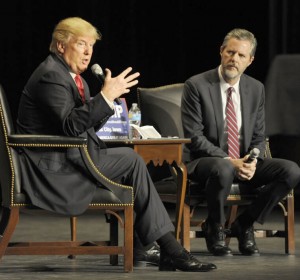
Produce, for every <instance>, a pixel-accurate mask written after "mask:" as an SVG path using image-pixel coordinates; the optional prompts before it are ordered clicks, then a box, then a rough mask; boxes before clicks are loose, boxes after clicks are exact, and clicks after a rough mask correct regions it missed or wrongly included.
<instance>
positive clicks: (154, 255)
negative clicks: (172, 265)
mask: <svg viewBox="0 0 300 280" xmlns="http://www.w3.org/2000/svg"><path fill="white" fill-rule="evenodd" d="M159 259H160V248H159V247H158V246H157V245H154V246H153V247H151V248H150V249H149V250H147V251H145V250H142V249H134V250H133V266H135V267H145V266H148V265H154V266H158V265H159Z"/></svg>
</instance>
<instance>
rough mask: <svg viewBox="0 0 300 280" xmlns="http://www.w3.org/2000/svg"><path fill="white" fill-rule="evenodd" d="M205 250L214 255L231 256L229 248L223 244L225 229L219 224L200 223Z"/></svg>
mask: <svg viewBox="0 0 300 280" xmlns="http://www.w3.org/2000/svg"><path fill="white" fill-rule="evenodd" d="M202 230H203V232H204V236H205V241H206V246H207V250H208V251H209V252H210V253H212V254H213V255H214V256H232V251H231V249H230V248H229V247H228V246H226V244H225V238H226V234H225V230H224V229H223V227H222V226H221V225H219V224H212V225H211V224H210V223H208V222H204V223H203V224H202Z"/></svg>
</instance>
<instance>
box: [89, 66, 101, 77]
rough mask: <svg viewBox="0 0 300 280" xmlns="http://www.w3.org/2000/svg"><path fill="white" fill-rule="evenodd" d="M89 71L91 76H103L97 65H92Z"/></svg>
mask: <svg viewBox="0 0 300 280" xmlns="http://www.w3.org/2000/svg"><path fill="white" fill-rule="evenodd" d="M91 70H92V72H93V74H94V75H96V76H97V75H100V76H103V75H104V73H103V70H102V68H101V67H100V65H99V64H94V65H92V67H91Z"/></svg>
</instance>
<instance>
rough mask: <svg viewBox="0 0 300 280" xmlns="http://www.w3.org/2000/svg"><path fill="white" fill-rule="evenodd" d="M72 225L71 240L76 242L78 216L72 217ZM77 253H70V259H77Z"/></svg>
mask: <svg viewBox="0 0 300 280" xmlns="http://www.w3.org/2000/svg"><path fill="white" fill-rule="evenodd" d="M70 227H71V241H72V242H75V241H76V240H77V217H71V218H70ZM75 257H76V256H75V255H69V256H68V258H69V259H75Z"/></svg>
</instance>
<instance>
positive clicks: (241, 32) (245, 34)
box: [222, 28, 257, 57]
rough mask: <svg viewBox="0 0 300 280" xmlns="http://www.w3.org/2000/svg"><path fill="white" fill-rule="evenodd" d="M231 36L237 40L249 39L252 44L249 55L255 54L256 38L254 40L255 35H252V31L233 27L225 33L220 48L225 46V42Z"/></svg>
mask: <svg viewBox="0 0 300 280" xmlns="http://www.w3.org/2000/svg"><path fill="white" fill-rule="evenodd" d="M232 38H234V39H237V40H245V41H249V42H250V44H251V46H252V48H251V56H252V57H253V56H254V55H255V52H256V48H257V40H256V38H255V36H254V35H253V33H251V32H250V31H248V30H246V29H241V28H235V29H233V30H231V31H230V32H229V33H227V35H226V36H225V38H224V41H223V44H222V49H223V48H225V47H226V46H227V42H228V41H229V39H232Z"/></svg>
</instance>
